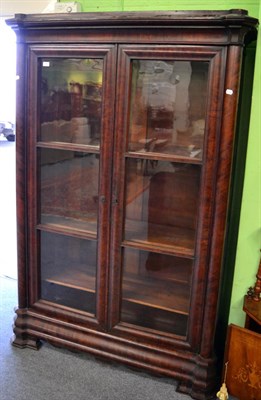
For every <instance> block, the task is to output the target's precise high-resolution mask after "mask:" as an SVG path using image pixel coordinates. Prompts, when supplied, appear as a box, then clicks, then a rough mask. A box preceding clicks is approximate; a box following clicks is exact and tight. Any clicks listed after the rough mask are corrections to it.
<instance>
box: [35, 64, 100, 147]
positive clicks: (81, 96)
mask: <svg viewBox="0 0 261 400" xmlns="http://www.w3.org/2000/svg"><path fill="white" fill-rule="evenodd" d="M102 74H103V60H102V59H73V58H71V59H68V58H66V59H63V58H50V59H42V60H41V84H42V87H41V137H40V140H41V141H44V142H49V141H58V142H67V143H77V144H92V145H98V144H99V143H100V136H101V100H102Z"/></svg>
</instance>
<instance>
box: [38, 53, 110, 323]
mask: <svg viewBox="0 0 261 400" xmlns="http://www.w3.org/2000/svg"><path fill="white" fill-rule="evenodd" d="M45 53H46V54H44V51H42V52H41V50H39V49H38V50H37V52H34V53H33V56H32V58H33V59H34V58H37V65H38V72H37V76H38V78H39V79H38V82H40V83H39V84H40V85H41V88H40V89H41V90H40V93H41V94H40V99H38V105H37V108H38V115H39V118H38V119H37V121H35V125H36V130H37V135H34V134H32V136H31V137H32V138H34V137H37V138H36V141H35V148H36V153H35V163H36V165H37V173H36V174H35V175H34V178H35V186H33V190H36V193H37V195H36V199H35V203H34V204H32V206H33V208H32V209H35V208H36V213H35V214H32V219H33V218H35V225H36V229H37V241H38V246H37V248H38V249H39V251H37V250H36V251H35V254H34V256H35V258H37V260H38V261H39V265H40V270H39V276H38V281H39V282H40V287H39V293H38V298H39V299H41V301H42V300H44V301H45V304H47V303H52V304H53V305H56V307H57V306H60V308H61V307H62V308H64V307H66V309H74V310H79V311H84V312H87V313H88V314H89V315H90V316H91V317H92V318H94V319H98V320H99V322H100V323H102V324H104V321H105V315H104V310H103V309H104V307H102V306H101V304H102V303H103V302H104V298H106V292H107V286H106V282H107V279H106V274H107V271H106V264H107V262H106V258H107V242H108V241H109V237H108V228H107V225H106V222H105V220H106V219H107V214H108V208H109V203H110V179H105V176H107V177H108V176H110V170H111V151H112V150H111V149H112V145H111V141H112V126H113V117H112V116H111V115H113V110H112V114H111V115H110V114H109V113H107V112H106V110H107V108H108V104H109V103H110V102H112V104H113V96H114V91H113V84H114V83H113V82H114V79H115V78H114V74H115V69H114V70H113V68H112V69H111V70H110V71H108V67H107V66H108V62H109V61H110V62H111V64H113V63H114V62H115V58H114V56H113V55H114V47H113V46H108V48H105V49H104V48H99V46H95V48H93V49H90V48H89V49H87V50H85V51H83V50H78V51H77V49H76V50H74V53H72V52H71V51H67V54H70V53H72V54H71V56H69V57H68V56H66V57H65V55H64V54H65V52H64V51H62V50H61V49H60V48H57V50H56V52H54V51H53V53H54V54H49V53H50V52H49V53H48V51H46V52H45ZM31 96H32V98H33V93H32V94H31ZM110 107H111V104H110ZM105 138H106V139H105ZM31 140H32V141H33V139H31ZM32 180H33V179H32ZM33 225H34V223H33ZM99 226H101V227H102V228H101V229H99ZM32 235H33V233H32ZM104 260H105V263H104ZM46 302H47V303H46Z"/></svg>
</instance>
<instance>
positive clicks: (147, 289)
mask: <svg viewBox="0 0 261 400" xmlns="http://www.w3.org/2000/svg"><path fill="white" fill-rule="evenodd" d="M122 296H123V300H126V301H129V302H132V303H135V304H142V305H146V306H148V307H152V308H157V309H160V310H165V311H170V312H174V313H180V314H185V315H187V314H188V312H189V303H190V287H189V285H184V284H183V285H182V284H180V283H177V282H173V281H167V280H166V281H163V280H162V281H161V280H159V279H153V278H149V277H146V279H143V280H142V279H141V277H137V276H136V277H135V276H130V275H128V276H126V277H125V278H124V280H123V295H122Z"/></svg>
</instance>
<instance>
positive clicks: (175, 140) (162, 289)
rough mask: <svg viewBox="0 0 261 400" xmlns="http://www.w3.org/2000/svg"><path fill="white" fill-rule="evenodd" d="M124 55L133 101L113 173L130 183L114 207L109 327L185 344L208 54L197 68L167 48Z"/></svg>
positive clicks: (195, 62) (197, 62)
mask: <svg viewBox="0 0 261 400" xmlns="http://www.w3.org/2000/svg"><path fill="white" fill-rule="evenodd" d="M159 48H160V47H159ZM121 56H122V65H124V66H125V74H126V75H127V76H129V77H130V80H129V82H128V84H125V86H124V87H123V86H122V87H121V90H122V92H124V91H125V97H126V98H127V99H129V102H128V103H127V105H126V106H125V107H126V108H125V110H121V112H123V114H124V115H126V118H125V120H124V121H123V125H119V126H118V129H119V132H122V133H123V132H124V136H125V141H123V140H120V139H119V142H118V148H117V150H118V151H117V154H120V156H119V157H118V159H117V166H116V169H117V171H122V172H120V174H121V176H120V178H119V181H122V180H123V179H124V181H125V186H124V189H123V190H121V188H120V187H119V186H118V185H117V182H116V181H115V186H114V193H115V196H116V197H117V200H118V202H119V204H120V205H122V209H121V206H120V207H118V208H117V207H115V217H114V220H116V223H117V227H116V228H115V231H114V237H113V239H114V245H115V253H114V254H115V257H114V266H113V267H114V277H113V279H112V282H113V283H112V285H113V290H114V293H117V297H118V298H119V302H118V303H117V300H116V301H114V300H113V298H111V309H112V310H113V311H112V319H111V327H113V326H114V327H115V326H116V327H117V326H118V327H121V326H125V328H126V327H128V326H129V327H134V326H135V327H136V328H138V329H142V330H144V329H145V330H146V331H148V330H149V331H150V332H156V331H157V332H159V331H160V332H163V333H164V334H167V335H169V334H170V335H179V336H182V337H186V336H187V334H188V324H189V317H190V308H191V303H192V297H193V291H195V290H196V289H195V288H196V285H197V277H196V275H195V269H196V265H197V262H198V259H197V246H198V243H199V242H198V241H199V237H200V228H199V227H200V226H201V223H199V219H200V204H201V202H202V201H203V200H201V197H202V180H203V167H204V158H205V145H206V143H205V142H206V131H207V128H206V124H207V121H206V115H207V106H208V96H209V81H210V79H209V75H210V70H211V63H210V59H211V58H212V56H211V57H210V55H208V56H207V57H206V55H204V56H203V57H202V55H201V56H198V57H197V56H195V54H194V55H193V57H192V61H191V60H189V57H188V56H187V58H186V57H185V56H184V54H182V52H181V51H180V52H178V51H177V50H175V49H174V48H171V49H164V47H162V49H161V50H159V49H157V50H154V51H153V50H152V49H149V50H148V48H146V49H144V50H142V49H140V50H138V49H137V48H136V49H134V48H127V47H126V48H123V49H122V54H121ZM126 93H128V94H126ZM119 124H121V121H119ZM119 137H120V133H119ZM115 173H116V171H115ZM118 251H119V252H120V257H119V258H118V257H117V256H116V254H117V252H118ZM119 271H120V272H119ZM119 276H120V278H118V277H119Z"/></svg>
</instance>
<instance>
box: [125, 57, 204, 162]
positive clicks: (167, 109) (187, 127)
mask: <svg viewBox="0 0 261 400" xmlns="http://www.w3.org/2000/svg"><path fill="white" fill-rule="evenodd" d="M207 82H208V63H207V62H189V61H155V60H133V62H132V84H131V114H130V115H131V118H130V126H129V151H141V152H144V151H145V152H160V153H173V154H176V155H178V156H184V157H191V158H197V159H201V158H202V150H203V140H204V131H205V113H206V97H207Z"/></svg>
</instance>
